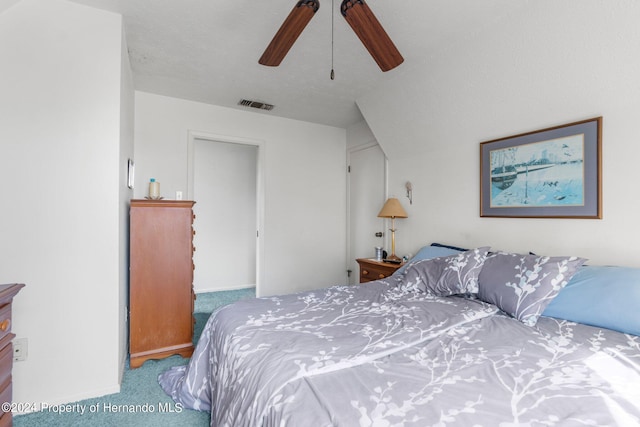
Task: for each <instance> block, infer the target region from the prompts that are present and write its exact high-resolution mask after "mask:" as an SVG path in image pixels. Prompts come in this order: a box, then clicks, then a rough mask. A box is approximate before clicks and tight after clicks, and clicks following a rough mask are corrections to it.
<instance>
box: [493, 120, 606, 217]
mask: <svg viewBox="0 0 640 427" xmlns="http://www.w3.org/2000/svg"><path fill="white" fill-rule="evenodd" d="M601 139H602V117H596V118H593V119H589V120H583V121H580V122H575V123H569V124H566V125H562V126H556V127H552V128H548V129H542V130H537V131H534V132H528V133H523V134H520V135H515V136H509V137H506V138H500V139H494V140H492V141H486V142H482V143H480V216H481V217H514V218H594V219H599V218H602V158H601V157H602V147H601Z"/></svg>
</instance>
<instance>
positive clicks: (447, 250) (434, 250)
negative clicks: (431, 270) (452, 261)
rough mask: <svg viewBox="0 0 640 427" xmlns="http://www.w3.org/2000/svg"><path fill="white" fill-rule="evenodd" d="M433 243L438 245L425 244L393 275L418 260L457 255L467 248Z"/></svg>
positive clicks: (402, 271) (398, 273)
mask: <svg viewBox="0 0 640 427" xmlns="http://www.w3.org/2000/svg"><path fill="white" fill-rule="evenodd" d="M433 245H437V246H424V247H423V248H422V249H420V250H419V251H418V253H417V254H416V255H415V256H414V257H413V258H411V259H410V260H409V261H407V262H406V263H405V264H404V265H403V266H402V267H400V268H399V269H397V270H396V271H395V273H393V275H394V276H398V275H400V274H403V273H404V271H405V270H406V269H407V267H408V266H410V265H411V264H413V263H414V262H416V261H422V260H424V259H432V258H438V257H442V256H449V255H457V254H459V253H460V252H464V251H465V249H454V248H452V247H449V246H440V245H438V244H437V243H434V244H433Z"/></svg>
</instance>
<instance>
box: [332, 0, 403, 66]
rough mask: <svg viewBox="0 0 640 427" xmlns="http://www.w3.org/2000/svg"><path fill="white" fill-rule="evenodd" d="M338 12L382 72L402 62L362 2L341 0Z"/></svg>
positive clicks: (401, 58)
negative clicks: (339, 11) (340, 12)
mask: <svg viewBox="0 0 640 427" xmlns="http://www.w3.org/2000/svg"><path fill="white" fill-rule="evenodd" d="M340 10H341V11H342V16H344V18H345V19H346V20H347V22H348V23H349V25H350V26H351V28H352V29H353V31H354V32H355V33H356V35H357V36H358V38H359V39H360V41H361V42H362V44H364V46H365V47H366V48H367V50H368V51H369V53H370V54H371V56H372V57H373V59H374V60H375V61H376V62H377V63H378V66H379V67H380V69H381V70H382V71H389V70H391V69H393V68H395V67H397V66H398V65H400V64H402V62H404V58H403V57H402V55H401V54H400V52H399V51H398V49H397V48H396V46H395V45H394V44H393V41H391V38H389V35H388V34H387V32H386V31H385V30H384V28H382V25H381V24H380V22H379V21H378V19H377V18H376V16H375V15H374V14H373V12H372V11H371V9H369V6H367V4H366V3H365V2H364V0H343V2H342V5H341V7H340Z"/></svg>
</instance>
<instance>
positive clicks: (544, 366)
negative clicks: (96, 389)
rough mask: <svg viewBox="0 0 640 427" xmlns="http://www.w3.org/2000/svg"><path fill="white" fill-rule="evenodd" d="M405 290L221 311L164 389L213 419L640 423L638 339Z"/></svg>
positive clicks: (318, 294) (338, 290)
mask: <svg viewBox="0 0 640 427" xmlns="http://www.w3.org/2000/svg"><path fill="white" fill-rule="evenodd" d="M399 285H400V284H399V283H398V279H397V278H394V277H392V278H389V279H384V280H381V281H377V282H370V283H367V284H364V285H358V286H336V287H331V288H327V289H323V290H318V291H314V292H307V293H301V294H293V295H287V296H281V297H272V298H260V299H255V300H243V301H239V302H237V303H234V304H231V305H228V306H225V307H223V308H221V309H219V310H218V311H216V312H215V313H214V314H213V315H212V316H211V317H210V319H209V321H208V323H207V325H206V326H205V329H204V331H203V333H202V336H201V338H200V341H199V342H198V346H197V348H196V351H195V352H194V355H193V357H192V359H191V361H190V363H189V364H188V365H186V366H179V367H175V368H172V369H170V370H169V371H167V372H165V373H163V374H161V376H160V377H159V381H160V384H161V386H162V387H163V389H164V390H165V391H166V392H167V393H168V394H170V395H171V396H172V398H173V399H174V400H176V401H177V402H180V403H182V404H183V405H185V406H186V407H189V408H192V409H196V410H202V411H210V412H211V425H212V426H265V427H266V426H283V425H290V426H302V425H313V426H374V425H375V426H487V427H489V426H500V427H509V426H532V427H533V426H555V425H557V426H574V425H575V426H584V425H592V426H627V425H629V426H635V425H640V337H638V336H635V335H625V334H621V333H618V332H614V331H610V330H606V329H599V328H594V327H590V326H585V325H581V324H576V323H571V322H568V321H560V320H556V319H552V318H546V317H541V318H540V319H539V321H538V323H537V324H536V326H535V327H530V326H526V325H524V324H523V323H521V322H519V321H517V320H515V319H513V318H511V317H509V316H507V315H505V314H504V313H502V312H501V311H500V310H498V308H497V307H495V306H493V305H491V304H488V303H484V302H481V301H479V300H477V299H472V298H465V297H460V296H449V297H436V296H432V295H429V294H427V293H424V292H416V291H415V290H412V289H411V287H406V286H399Z"/></svg>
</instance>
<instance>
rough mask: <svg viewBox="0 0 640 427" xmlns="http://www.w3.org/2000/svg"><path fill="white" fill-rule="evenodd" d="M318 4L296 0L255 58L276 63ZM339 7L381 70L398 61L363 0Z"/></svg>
mask: <svg viewBox="0 0 640 427" xmlns="http://www.w3.org/2000/svg"><path fill="white" fill-rule="evenodd" d="M331 1H333V0H331ZM319 8H320V2H319V0H300V1H298V2H297V3H296V5H295V6H294V7H293V10H292V11H291V13H289V16H287V18H286V19H285V20H284V22H283V23H282V26H281V27H280V29H279V30H278V32H277V33H276V35H275V36H274V37H273V40H271V43H269V46H267V48H266V49H265V51H264V53H263V54H262V56H261V57H260V60H259V61H258V62H259V63H260V64H262V65H267V66H270V67H277V66H278V65H280V62H282V60H283V59H284V57H285V56H286V55H287V52H289V49H291V46H293V44H294V43H295V41H296V40H297V39H298V36H299V35H300V34H301V33H302V30H304V28H305V27H306V26H307V24H308V23H309V21H310V20H311V18H313V15H314V14H315V13H316V12H317V11H318V9H319ZM340 11H341V13H342V16H344V18H345V19H346V20H347V23H348V24H349V25H350V26H351V28H352V29H353V31H354V32H355V33H356V35H357V36H358V38H359V39H360V41H361V42H362V44H364V46H365V47H366V48H367V50H368V51H369V53H370V54H371V56H372V57H373V59H374V60H375V61H376V63H377V64H378V66H379V67H380V69H381V70H382V71H389V70H391V69H393V68H395V67H397V66H398V65H400V64H402V62H403V61H404V58H403V57H402V55H401V54H400V52H399V51H398V49H397V48H396V46H395V45H394V44H393V41H391V38H389V36H388V35H387V32H386V31H385V30H384V28H382V25H380V22H379V21H378V19H377V18H376V16H375V15H374V14H373V12H372V11H371V9H370V8H369V6H367V4H366V3H365V2H364V0H343V1H342V5H341V6H340Z"/></svg>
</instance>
